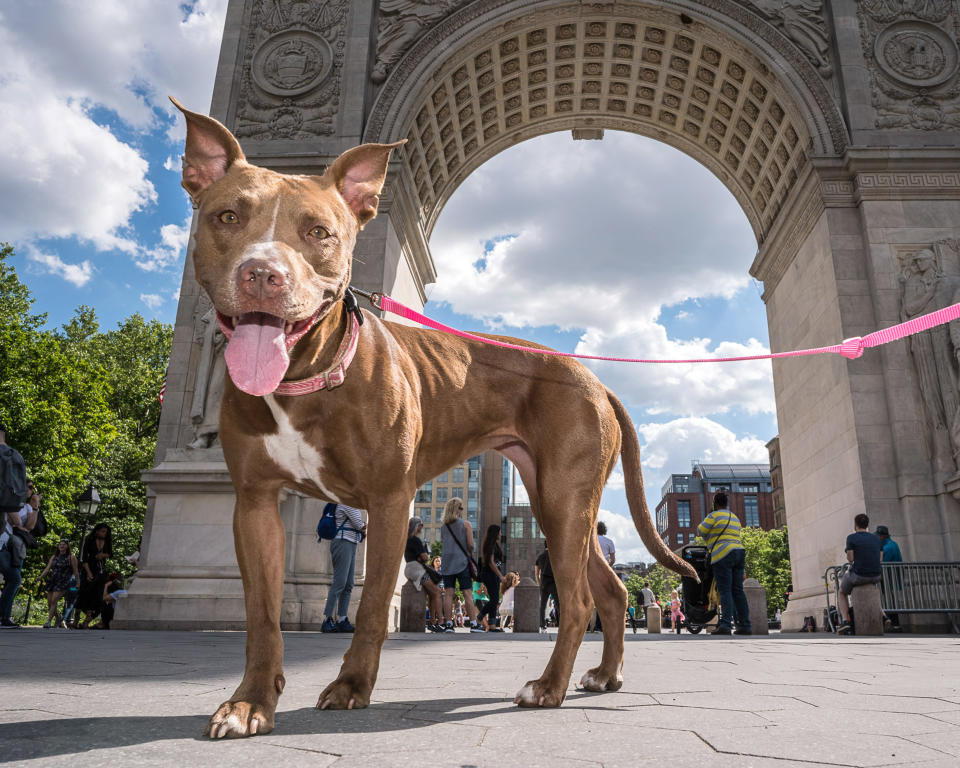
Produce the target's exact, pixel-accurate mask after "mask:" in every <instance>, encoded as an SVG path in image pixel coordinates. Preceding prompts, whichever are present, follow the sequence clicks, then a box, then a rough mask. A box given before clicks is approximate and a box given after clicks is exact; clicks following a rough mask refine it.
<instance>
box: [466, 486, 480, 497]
mask: <svg viewBox="0 0 960 768" xmlns="http://www.w3.org/2000/svg"><path fill="white" fill-rule="evenodd" d="M479 496H480V492H479V491H478V490H477V489H476V488H468V489H467V498H468V499H476V498H478V497H479Z"/></svg>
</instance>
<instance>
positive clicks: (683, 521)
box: [677, 501, 690, 528]
mask: <svg viewBox="0 0 960 768" xmlns="http://www.w3.org/2000/svg"><path fill="white" fill-rule="evenodd" d="M677 527H678V528H689V527H690V502H689V501H678V502H677Z"/></svg>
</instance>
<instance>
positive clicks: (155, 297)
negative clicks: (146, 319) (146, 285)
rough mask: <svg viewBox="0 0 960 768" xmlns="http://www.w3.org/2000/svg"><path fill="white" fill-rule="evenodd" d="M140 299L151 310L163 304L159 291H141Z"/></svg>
mask: <svg viewBox="0 0 960 768" xmlns="http://www.w3.org/2000/svg"><path fill="white" fill-rule="evenodd" d="M140 301H142V302H143V303H144V304H146V305H147V306H148V307H149V308H150V309H152V310H157V309H159V308H160V307H162V306H163V296H161V295H160V294H159V293H141V294H140Z"/></svg>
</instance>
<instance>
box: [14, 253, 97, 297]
mask: <svg viewBox="0 0 960 768" xmlns="http://www.w3.org/2000/svg"><path fill="white" fill-rule="evenodd" d="M26 251H27V258H28V259H29V260H30V261H31V262H32V263H34V264H36V265H38V266H39V267H41V268H42V269H43V270H44V271H45V272H47V273H48V274H51V275H57V276H58V277H62V278H63V279H64V280H66V281H67V282H68V283H73V284H74V285H75V286H77V288H82V287H83V286H84V285H86V284H87V283H88V282H90V278H91V277H93V265H92V264H91V263H90V262H89V261H86V260H84V261H81V262H80V263H79V264H67V263H66V262H64V260H63V259H61V258H60V257H59V256H57V255H56V254H53V253H45V252H43V251H41V250H40V249H38V248H35V247H33V246H28V247H27V249H26Z"/></svg>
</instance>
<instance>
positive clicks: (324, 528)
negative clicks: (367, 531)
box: [317, 501, 347, 541]
mask: <svg viewBox="0 0 960 768" xmlns="http://www.w3.org/2000/svg"><path fill="white" fill-rule="evenodd" d="M346 523H347V521H346V520H344V521H343V523H342V524H341V525H340V528H343V526H344V525H346ZM340 528H337V505H336V504H334V503H333V502H332V501H331V502H329V503H327V504H325V505H324V507H323V514H322V515H320V522H319V523H317V541H320V540H321V539H333V538H335V537H336V535H337V533H338V532H339V530H340Z"/></svg>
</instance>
